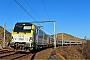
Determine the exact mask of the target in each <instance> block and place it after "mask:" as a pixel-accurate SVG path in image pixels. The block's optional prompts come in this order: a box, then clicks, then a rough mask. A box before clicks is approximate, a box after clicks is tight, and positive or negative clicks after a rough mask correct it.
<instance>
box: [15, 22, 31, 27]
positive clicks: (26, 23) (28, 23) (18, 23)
mask: <svg viewBox="0 0 90 60" xmlns="http://www.w3.org/2000/svg"><path fill="white" fill-rule="evenodd" d="M15 25H28V26H29V25H32V23H30V22H17V23H16V24H15Z"/></svg>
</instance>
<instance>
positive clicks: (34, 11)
mask: <svg viewBox="0 0 90 60" xmlns="http://www.w3.org/2000/svg"><path fill="white" fill-rule="evenodd" d="M24 1H25V2H26V4H27V5H28V6H29V8H30V9H31V10H32V11H33V12H34V14H35V15H36V16H37V17H38V18H39V16H38V15H37V14H36V13H35V11H34V10H33V9H32V7H31V6H30V4H28V2H27V1H26V0H24ZM39 19H40V18H39ZM40 20H41V19H40Z"/></svg>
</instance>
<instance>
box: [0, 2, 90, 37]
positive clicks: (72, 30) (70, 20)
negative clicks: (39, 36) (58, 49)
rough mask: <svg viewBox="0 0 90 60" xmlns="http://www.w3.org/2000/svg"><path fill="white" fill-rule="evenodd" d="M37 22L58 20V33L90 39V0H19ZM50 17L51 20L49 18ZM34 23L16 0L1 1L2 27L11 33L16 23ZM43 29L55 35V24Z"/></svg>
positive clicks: (47, 24)
mask: <svg viewBox="0 0 90 60" xmlns="http://www.w3.org/2000/svg"><path fill="white" fill-rule="evenodd" d="M17 1H18V2H19V3H20V4H21V5H22V6H23V7H24V8H25V9H26V10H27V11H28V12H29V13H30V14H31V15H32V16H33V17H34V19H35V20H37V21H43V20H56V33H60V32H65V33H68V34H71V35H73V36H76V37H79V38H84V36H87V37H88V38H90V0H43V2H44V4H45V7H46V10H47V13H48V15H47V13H46V10H45V7H44V5H43V2H42V0H26V1H27V2H28V4H29V5H30V6H31V8H32V9H33V11H34V12H35V13H36V14H37V15H38V17H39V18H38V17H37V16H36V15H35V14H34V12H33V11H32V10H31V9H30V8H29V6H28V5H27V4H26V3H25V0H17ZM48 16H49V18H48ZM32 21H34V20H33V19H32V18H31V17H30V16H29V15H28V14H27V13H26V12H25V11H24V10H23V9H22V8H21V7H20V6H19V5H18V4H17V3H16V2H15V1H14V0H0V25H1V26H4V22H6V29H8V31H10V32H11V29H12V28H13V26H14V24H15V23H16V22H32ZM40 25H41V26H44V27H43V28H42V29H43V30H44V31H45V32H46V33H48V34H52V33H53V31H54V30H53V29H54V28H53V26H54V24H53V22H50V23H49V22H48V23H41V24H40Z"/></svg>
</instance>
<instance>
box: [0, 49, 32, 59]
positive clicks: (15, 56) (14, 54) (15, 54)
mask: <svg viewBox="0 0 90 60" xmlns="http://www.w3.org/2000/svg"><path fill="white" fill-rule="evenodd" d="M28 56H29V57H30V56H33V54H32V53H30V52H20V51H17V52H15V51H14V52H10V51H7V52H6V53H4V54H0V59H10V60H15V59H26V58H27V57H28Z"/></svg>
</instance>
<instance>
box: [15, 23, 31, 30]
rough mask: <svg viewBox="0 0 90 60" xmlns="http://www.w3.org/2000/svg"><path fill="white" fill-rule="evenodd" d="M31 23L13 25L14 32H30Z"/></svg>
mask: <svg viewBox="0 0 90 60" xmlns="http://www.w3.org/2000/svg"><path fill="white" fill-rule="evenodd" d="M31 27H32V25H25V24H24V25H23V24H22V25H20V24H19V25H15V27H14V32H31V30H32V28H31Z"/></svg>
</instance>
